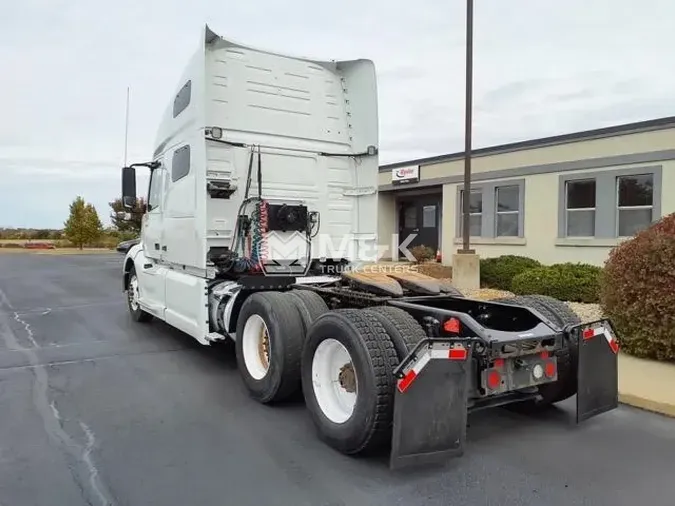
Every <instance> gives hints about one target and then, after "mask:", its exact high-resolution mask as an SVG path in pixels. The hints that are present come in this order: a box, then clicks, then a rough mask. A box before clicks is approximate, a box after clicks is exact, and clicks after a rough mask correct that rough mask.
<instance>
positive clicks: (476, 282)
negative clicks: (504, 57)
mask: <svg viewBox="0 0 675 506" xmlns="http://www.w3.org/2000/svg"><path fill="white" fill-rule="evenodd" d="M472 92H473V0H466V105H465V107H466V124H465V133H464V139H465V146H464V191H463V192H462V194H463V195H464V201H463V202H462V222H461V223H462V247H461V248H460V249H458V250H457V253H455V254H454V255H453V256H452V284H453V285H454V286H456V287H457V288H459V289H460V290H461V289H464V290H476V289H478V288H480V258H479V256H478V255H477V254H476V251H475V250H472V249H470V248H471V245H470V243H469V239H470V237H471V220H470V219H469V217H470V216H469V211H470V205H469V204H471V120H472V118H471V112H472V111H471V108H472Z"/></svg>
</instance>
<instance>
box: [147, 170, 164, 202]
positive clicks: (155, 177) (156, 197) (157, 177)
mask: <svg viewBox="0 0 675 506" xmlns="http://www.w3.org/2000/svg"><path fill="white" fill-rule="evenodd" d="M163 183H164V169H163V168H159V169H155V170H153V171H152V175H151V176H150V189H149V190H148V211H152V210H153V209H159V208H161V206H162V190H163V186H164V184H163Z"/></svg>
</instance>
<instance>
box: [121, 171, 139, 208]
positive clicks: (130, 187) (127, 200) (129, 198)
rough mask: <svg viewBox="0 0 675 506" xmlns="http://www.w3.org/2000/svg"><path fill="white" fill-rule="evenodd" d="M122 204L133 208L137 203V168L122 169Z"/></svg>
mask: <svg viewBox="0 0 675 506" xmlns="http://www.w3.org/2000/svg"><path fill="white" fill-rule="evenodd" d="M122 205H123V206H124V208H125V209H133V208H134V206H135V205H136V169H135V168H134V167H124V168H123V169H122Z"/></svg>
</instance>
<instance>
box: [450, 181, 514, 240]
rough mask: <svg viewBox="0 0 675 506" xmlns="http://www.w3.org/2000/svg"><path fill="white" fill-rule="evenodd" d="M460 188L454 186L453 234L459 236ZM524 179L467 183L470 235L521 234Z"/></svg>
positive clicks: (496, 236) (460, 234) (460, 227)
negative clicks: (469, 195)
mask: <svg viewBox="0 0 675 506" xmlns="http://www.w3.org/2000/svg"><path fill="white" fill-rule="evenodd" d="M463 205H464V187H463V185H461V184H460V185H457V208H456V209H457V210H456V213H457V218H456V220H457V221H456V223H457V225H456V229H455V230H456V237H457V238H458V239H459V238H460V237H462V231H463V220H462V218H463V214H464V211H463V207H462V206H463ZM524 205H525V179H510V180H507V181H495V182H490V183H479V184H475V185H471V200H470V202H469V222H470V224H471V227H470V231H469V233H470V235H471V237H480V238H482V239H500V238H502V239H505V241H506V242H509V243H510V242H511V239H512V238H514V237H518V238H522V237H523V236H524V224H525V221H524V213H525V211H524Z"/></svg>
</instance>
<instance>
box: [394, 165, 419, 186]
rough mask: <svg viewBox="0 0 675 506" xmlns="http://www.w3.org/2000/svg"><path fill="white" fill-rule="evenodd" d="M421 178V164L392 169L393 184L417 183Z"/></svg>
mask: <svg viewBox="0 0 675 506" xmlns="http://www.w3.org/2000/svg"><path fill="white" fill-rule="evenodd" d="M419 180H420V166H419V165H414V166H412V167H399V168H397V169H391V184H406V183H417V182H418V181H419Z"/></svg>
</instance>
